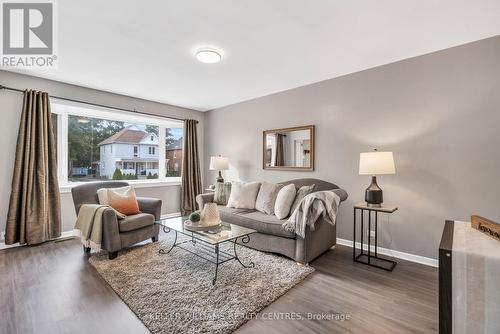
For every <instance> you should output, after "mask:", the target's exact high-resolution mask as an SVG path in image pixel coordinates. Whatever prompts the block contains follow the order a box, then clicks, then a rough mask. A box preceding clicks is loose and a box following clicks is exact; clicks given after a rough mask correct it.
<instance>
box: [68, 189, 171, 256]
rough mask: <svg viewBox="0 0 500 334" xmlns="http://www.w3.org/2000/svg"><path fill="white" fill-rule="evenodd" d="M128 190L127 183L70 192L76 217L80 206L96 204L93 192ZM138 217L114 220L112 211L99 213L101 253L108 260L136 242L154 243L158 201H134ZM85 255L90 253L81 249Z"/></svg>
mask: <svg viewBox="0 0 500 334" xmlns="http://www.w3.org/2000/svg"><path fill="white" fill-rule="evenodd" d="M125 186H128V183H127V182H115V181H109V182H89V183H86V184H82V185H79V186H76V187H74V188H72V189H71V194H72V195H73V203H74V204H75V210H76V214H77V215H78V212H79V211H80V207H81V206H82V204H99V199H98V197H97V190H98V189H101V188H119V187H125ZM137 202H138V204H139V210H140V211H141V213H139V214H136V215H131V216H127V217H126V218H124V219H120V220H118V219H117V218H116V213H115V211H114V210H113V209H111V208H109V209H106V210H105V211H104V213H103V217H102V219H103V222H102V223H103V226H102V231H103V232H102V245H101V247H102V249H104V250H107V251H108V256H109V258H110V259H114V258H115V257H116V256H117V255H118V251H119V250H121V249H123V248H126V247H129V246H131V245H133V244H136V243H138V242H141V241H144V240H147V239H152V241H153V242H155V241H157V240H158V233H159V232H160V227H159V225H158V224H155V223H154V222H155V220H159V219H160V215H161V200H159V199H155V198H145V197H137ZM85 251H86V252H88V251H90V249H85Z"/></svg>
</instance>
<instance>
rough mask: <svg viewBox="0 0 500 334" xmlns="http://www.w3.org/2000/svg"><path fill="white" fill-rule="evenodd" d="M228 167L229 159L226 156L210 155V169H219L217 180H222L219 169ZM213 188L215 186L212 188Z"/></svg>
mask: <svg viewBox="0 0 500 334" xmlns="http://www.w3.org/2000/svg"><path fill="white" fill-rule="evenodd" d="M228 169H229V160H228V158H226V157H221V156H220V155H219V156H217V157H210V170H217V171H219V176H218V177H217V179H216V180H217V182H222V183H223V182H224V178H223V177H222V173H221V171H223V170H228ZM214 189H215V188H214Z"/></svg>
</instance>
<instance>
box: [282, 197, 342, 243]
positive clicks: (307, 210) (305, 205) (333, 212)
mask: <svg viewBox="0 0 500 334" xmlns="http://www.w3.org/2000/svg"><path fill="white" fill-rule="evenodd" d="M339 204H340V197H339V196H338V195H337V194H336V193H334V192H333V191H317V192H314V193H311V194H309V195H307V196H306V197H304V198H303V199H302V201H301V202H300V204H299V206H298V207H297V209H295V211H294V212H293V213H292V215H291V216H290V218H288V220H287V221H286V222H285V223H284V224H283V225H282V226H283V228H284V229H285V230H287V231H290V232H295V234H297V235H298V236H300V237H302V238H305V236H306V225H309V228H310V229H311V231H314V224H315V223H316V221H317V220H318V218H319V217H320V216H322V217H323V220H324V221H326V222H328V223H329V224H332V225H335V221H336V219H337V211H338V208H339Z"/></svg>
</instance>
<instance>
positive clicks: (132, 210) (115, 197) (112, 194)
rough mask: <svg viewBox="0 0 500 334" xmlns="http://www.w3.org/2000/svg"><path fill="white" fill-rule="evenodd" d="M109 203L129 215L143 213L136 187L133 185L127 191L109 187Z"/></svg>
mask: <svg viewBox="0 0 500 334" xmlns="http://www.w3.org/2000/svg"><path fill="white" fill-rule="evenodd" d="M108 203H109V206H110V207H112V208H113V209H115V210H116V211H118V212H120V213H123V214H124V215H127V216H129V215H135V214H138V213H141V212H140V211H139V204H138V203H137V198H136V196H135V191H134V188H132V187H130V189H128V190H127V191H125V192H123V191H122V192H116V191H113V189H108Z"/></svg>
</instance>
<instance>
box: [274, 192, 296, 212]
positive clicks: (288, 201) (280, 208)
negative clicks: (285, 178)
mask: <svg viewBox="0 0 500 334" xmlns="http://www.w3.org/2000/svg"><path fill="white" fill-rule="evenodd" d="M296 192H297V191H296V190H295V185H293V184H289V185H286V186H284V187H283V188H281V190H280V191H279V192H278V196H277V197H276V203H275V204H274V214H275V215H276V217H277V218H278V219H285V218H286V217H288V216H289V215H290V208H291V207H292V204H293V201H294V199H295V193H296Z"/></svg>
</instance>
